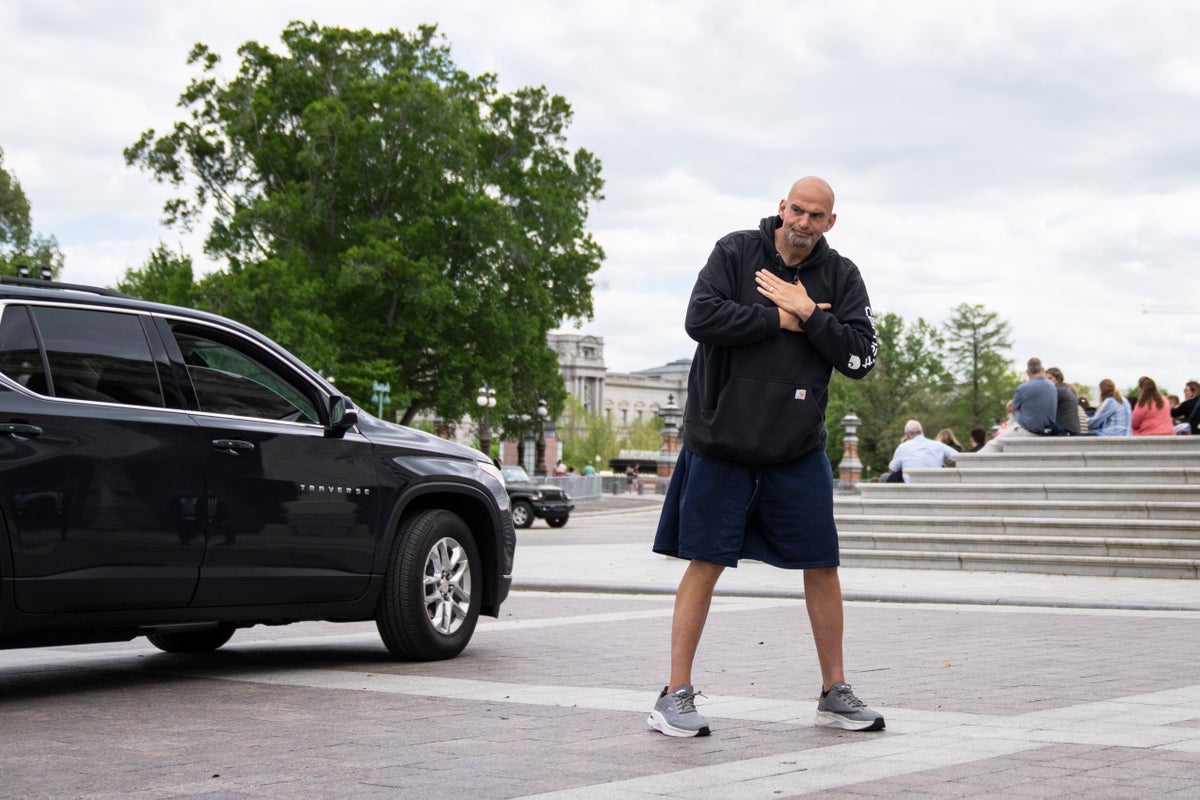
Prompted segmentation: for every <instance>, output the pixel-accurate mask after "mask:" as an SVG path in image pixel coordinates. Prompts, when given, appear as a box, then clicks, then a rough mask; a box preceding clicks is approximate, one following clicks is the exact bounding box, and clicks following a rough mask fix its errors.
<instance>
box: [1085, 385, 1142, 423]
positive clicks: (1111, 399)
mask: <svg viewBox="0 0 1200 800" xmlns="http://www.w3.org/2000/svg"><path fill="white" fill-rule="evenodd" d="M1131 416H1132V412H1131V410H1130V408H1129V402H1128V401H1127V400H1126V399H1125V398H1124V397H1122V396H1121V393H1120V392H1119V391H1117V385H1116V384H1115V383H1113V382H1112V380H1111V379H1110V378H1105V379H1104V380H1102V381H1100V405H1099V407H1098V408H1097V409H1096V413H1095V414H1093V415H1092V416H1091V418H1090V419H1088V433H1094V434H1096V435H1097V436H1129V435H1131V434H1132V433H1133V430H1132V428H1131V427H1130V417H1131Z"/></svg>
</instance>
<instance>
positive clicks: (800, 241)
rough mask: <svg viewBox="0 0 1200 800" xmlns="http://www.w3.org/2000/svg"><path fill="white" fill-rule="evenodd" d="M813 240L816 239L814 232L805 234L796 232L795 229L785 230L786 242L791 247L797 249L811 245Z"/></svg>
mask: <svg viewBox="0 0 1200 800" xmlns="http://www.w3.org/2000/svg"><path fill="white" fill-rule="evenodd" d="M814 241H816V234H813V233H810V234H808V235H807V236H806V235H804V234H802V233H796V232H795V231H788V232H787V243H788V244H789V245H791V246H792V247H795V248H798V249H803V248H806V247H812V245H813V242H814Z"/></svg>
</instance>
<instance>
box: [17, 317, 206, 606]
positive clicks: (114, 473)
mask: <svg viewBox="0 0 1200 800" xmlns="http://www.w3.org/2000/svg"><path fill="white" fill-rule="evenodd" d="M149 322H150V321H149V319H148V317H146V316H145V315H143V314H139V313H134V312H128V311H118V310H111V309H109V310H106V309H100V308H87V307H78V306H70V305H53V304H42V305H39V304H34V303H29V304H25V303H9V304H6V305H4V306H3V308H0V373H3V375H4V376H5V380H4V381H0V510H2V511H3V514H4V516H5V519H6V521H7V523H8V524H7V529H8V543H7V546H8V548H9V555H10V557H11V564H12V573H11V575H5V576H3V577H5V578H11V579H12V580H13V584H14V598H15V602H16V605H17V607H18V609H20V610H21V611H24V612H30V613H46V612H80V611H109V610H120V609H145V608H170V607H183V606H186V605H187V604H188V603H189V602H190V600H191V598H192V594H193V592H194V590H195V588H196V583H197V580H198V577H199V569H200V563H201V561H202V559H203V555H204V531H203V526H204V520H203V517H202V516H201V515H200V513H199V503H200V499H201V497H202V482H203V475H202V472H201V463H200V441H201V440H200V431H199V427H198V426H197V425H196V423H195V422H194V421H193V420H192V419H191V418H190V417H189V415H188V414H187V413H186V411H184V410H183V409H174V410H172V409H169V408H166V407H165V405H164V402H165V401H164V397H166V398H172V397H175V396H177V395H178V392H177V391H172V389H173V387H171V386H169V385H167V383H168V382H169V380H170V376H169V374H168V375H166V376H163V375H161V374H160V371H161V368H162V367H163V366H164V365H165V364H166V351H165V348H164V346H163V343H162V341H161V339H160V338H159V337H158V336H157V333H156V332H154V331H153V328H152V327H149Z"/></svg>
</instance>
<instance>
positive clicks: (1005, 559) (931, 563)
mask: <svg viewBox="0 0 1200 800" xmlns="http://www.w3.org/2000/svg"><path fill="white" fill-rule="evenodd" d="M842 564H843V565H844V566H847V567H867V568H876V569H962V570H973V571H983V572H1041V573H1045V574H1049V575H1093V576H1103V577H1109V578H1180V579H1196V578H1197V563H1196V562H1195V561H1189V560H1186V559H1182V560H1176V559H1161V558H1149V559H1138V558H1127V557H1117V558H1114V557H1110V556H1078V555H1070V556H1055V555H1051V554H1049V553H1028V554H1027V553H997V552H991V553H974V552H967V551H963V552H954V551H950V550H946V551H942V552H936V553H928V552H923V551H916V550H894V551H888V550H882V549H880V550H859V549H850V548H844V549H843V550H842Z"/></svg>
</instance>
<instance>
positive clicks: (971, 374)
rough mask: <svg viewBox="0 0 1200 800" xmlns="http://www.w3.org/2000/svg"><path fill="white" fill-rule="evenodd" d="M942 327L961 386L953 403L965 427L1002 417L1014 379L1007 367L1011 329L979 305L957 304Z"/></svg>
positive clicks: (956, 376) (986, 423)
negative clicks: (956, 399) (956, 400)
mask: <svg viewBox="0 0 1200 800" xmlns="http://www.w3.org/2000/svg"><path fill="white" fill-rule="evenodd" d="M950 313H951V316H950V319H948V320H947V321H946V323H945V325H944V326H943V331H944V337H945V340H946V356H947V358H948V360H949V362H950V366H951V368H952V371H953V373H954V377H955V379H956V380H957V381H958V384H959V386H960V387H961V393H960V396H959V399H958V402H957V403H956V406H957V409H958V410H959V414H960V416H962V418H963V419H964V422H965V423H966V424H967V425H968V426H969V427H974V426H976V425H981V426H983V427H984V428H987V427H988V426H990V425H991V424H992V423H993V422H994V421H996V420H997V419H1000V418H1003V416H1004V404H1005V403H1006V402H1007V401H1008V399H1009V398H1010V397H1012V390H1013V386H1014V385H1015V384H1016V376H1015V375H1013V373H1012V370H1011V369H1010V367H1009V363H1010V362H1009V356H1008V353H1007V351H1008V350H1009V348H1011V347H1012V340H1011V339H1010V338H1009V337H1010V336H1011V335H1012V326H1011V325H1009V323H1008V322H1007V321H1005V320H1002V319H1000V315H999V314H998V313H996V312H995V311H988V310H987V309H986V308H984V307H983V306H982V305H980V304H975V305H971V304H969V303H959V304H958V305H957V306H955V307H954V308H953V309H951V312H950Z"/></svg>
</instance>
